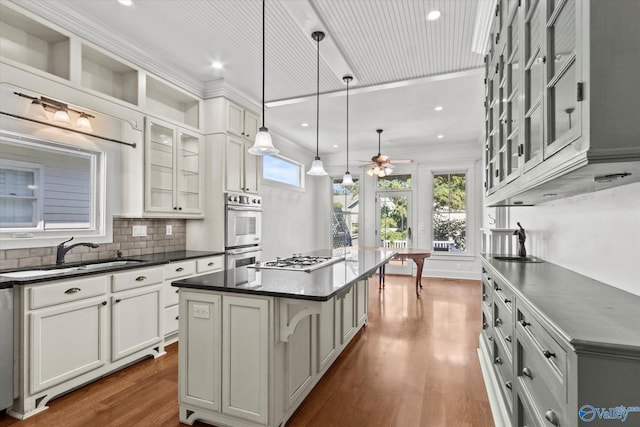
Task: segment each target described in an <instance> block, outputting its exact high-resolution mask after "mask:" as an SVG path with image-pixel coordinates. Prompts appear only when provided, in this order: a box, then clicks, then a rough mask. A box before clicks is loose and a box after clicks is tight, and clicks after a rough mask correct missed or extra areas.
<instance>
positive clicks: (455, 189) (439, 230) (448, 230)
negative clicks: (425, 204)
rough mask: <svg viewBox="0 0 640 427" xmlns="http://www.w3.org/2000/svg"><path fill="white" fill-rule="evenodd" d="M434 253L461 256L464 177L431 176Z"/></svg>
mask: <svg viewBox="0 0 640 427" xmlns="http://www.w3.org/2000/svg"><path fill="white" fill-rule="evenodd" d="M433 206H434V209H433V250H434V251H439V252H464V251H465V249H466V230H467V197H466V175H465V174H464V173H461V174H438V175H434V176H433Z"/></svg>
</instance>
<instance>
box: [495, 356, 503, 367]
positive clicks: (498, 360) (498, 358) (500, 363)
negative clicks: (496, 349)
mask: <svg viewBox="0 0 640 427" xmlns="http://www.w3.org/2000/svg"><path fill="white" fill-rule="evenodd" d="M494 362H495V363H496V365H502V359H501V358H500V356H498V357H496V358H495V359H494Z"/></svg>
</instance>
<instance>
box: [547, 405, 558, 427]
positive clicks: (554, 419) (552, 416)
mask: <svg viewBox="0 0 640 427" xmlns="http://www.w3.org/2000/svg"><path fill="white" fill-rule="evenodd" d="M544 417H545V418H546V419H547V421H549V422H550V423H551V424H553V425H554V426H559V425H560V420H559V419H558V415H556V413H555V411H554V410H553V409H549V410H548V411H547V412H545V413H544Z"/></svg>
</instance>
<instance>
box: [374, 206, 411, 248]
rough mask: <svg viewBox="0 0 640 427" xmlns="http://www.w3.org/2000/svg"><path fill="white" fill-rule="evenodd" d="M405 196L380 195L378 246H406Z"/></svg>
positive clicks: (406, 212)
mask: <svg viewBox="0 0 640 427" xmlns="http://www.w3.org/2000/svg"><path fill="white" fill-rule="evenodd" d="M407 202H408V197H407V196H388V195H387V196H380V246H381V247H384V248H407V247H409V245H408V242H407V233H408V228H409V224H408V218H407V215H408V211H407V205H408V204H407Z"/></svg>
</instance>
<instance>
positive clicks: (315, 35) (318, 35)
mask: <svg viewBox="0 0 640 427" xmlns="http://www.w3.org/2000/svg"><path fill="white" fill-rule="evenodd" d="M311 37H312V38H313V39H314V40H315V41H316V42H318V49H317V51H318V60H317V64H318V67H317V68H318V73H317V79H316V160H320V41H321V40H322V39H324V33H323V32H322V31H314V32H313V33H312V34H311Z"/></svg>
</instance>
